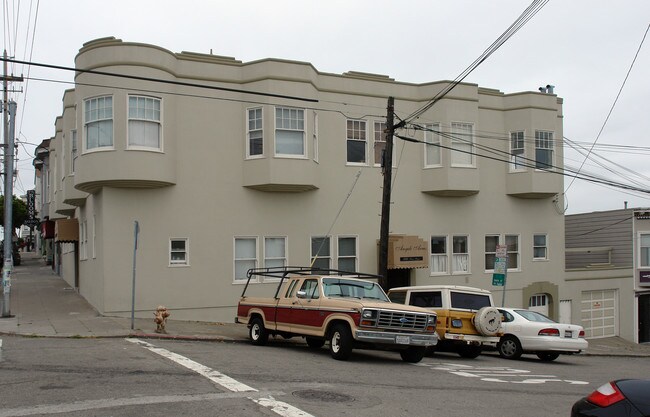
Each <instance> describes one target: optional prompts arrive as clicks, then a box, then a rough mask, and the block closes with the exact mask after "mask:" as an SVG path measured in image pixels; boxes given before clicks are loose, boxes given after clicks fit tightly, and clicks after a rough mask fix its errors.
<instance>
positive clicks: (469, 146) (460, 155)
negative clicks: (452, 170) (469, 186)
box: [451, 122, 476, 168]
mask: <svg viewBox="0 0 650 417" xmlns="http://www.w3.org/2000/svg"><path fill="white" fill-rule="evenodd" d="M467 127H469V128H470V133H469V134H468V133H467V130H465V128H467ZM467 136H469V138H467ZM474 146H475V140H474V123H470V122H451V166H452V167H467V168H474V167H475V166H476V158H475V157H474ZM467 158H469V162H467V161H466V160H467Z"/></svg>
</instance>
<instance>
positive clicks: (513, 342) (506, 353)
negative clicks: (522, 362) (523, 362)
mask: <svg viewBox="0 0 650 417" xmlns="http://www.w3.org/2000/svg"><path fill="white" fill-rule="evenodd" d="M497 350H498V351H499V356H501V357H502V358H505V359H519V357H520V356H521V354H522V353H524V352H523V350H522V349H521V343H519V339H517V338H516V337H514V336H512V335H507V336H503V337H502V338H501V340H500V341H499V343H498V344H497Z"/></svg>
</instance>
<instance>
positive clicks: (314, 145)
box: [313, 112, 318, 162]
mask: <svg viewBox="0 0 650 417" xmlns="http://www.w3.org/2000/svg"><path fill="white" fill-rule="evenodd" d="M313 151H314V162H318V114H317V113H316V112H314V143H313Z"/></svg>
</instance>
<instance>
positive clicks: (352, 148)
mask: <svg viewBox="0 0 650 417" xmlns="http://www.w3.org/2000/svg"><path fill="white" fill-rule="evenodd" d="M347 144H348V145H347V146H348V159H347V161H348V162H352V163H359V164H365V163H366V122H365V121H363V120H348V122H347Z"/></svg>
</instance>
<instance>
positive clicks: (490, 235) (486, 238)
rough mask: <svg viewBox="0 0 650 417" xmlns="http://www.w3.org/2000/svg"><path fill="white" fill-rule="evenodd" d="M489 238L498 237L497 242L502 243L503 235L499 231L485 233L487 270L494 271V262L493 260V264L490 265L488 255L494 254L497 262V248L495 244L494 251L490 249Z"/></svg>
mask: <svg viewBox="0 0 650 417" xmlns="http://www.w3.org/2000/svg"><path fill="white" fill-rule="evenodd" d="M488 238H496V240H497V243H496V244H497V245H500V244H501V235H500V234H497V233H488V234H487V235H485V239H484V242H485V248H484V250H485V257H484V259H485V260H484V262H485V272H494V262H492V265H489V262H488V256H492V257H493V258H494V259H495V262H496V257H497V248H496V246H495V248H494V251H490V250H488V242H487V240H488Z"/></svg>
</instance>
